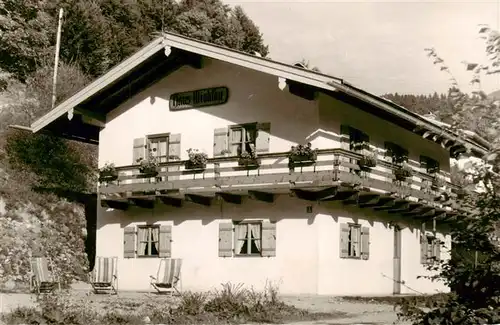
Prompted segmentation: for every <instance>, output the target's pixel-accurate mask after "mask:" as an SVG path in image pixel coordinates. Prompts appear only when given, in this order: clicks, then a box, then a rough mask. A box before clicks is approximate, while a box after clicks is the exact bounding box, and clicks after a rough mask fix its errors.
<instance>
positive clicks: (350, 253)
mask: <svg viewBox="0 0 500 325" xmlns="http://www.w3.org/2000/svg"><path fill="white" fill-rule="evenodd" d="M369 255H370V228H369V227H362V226H361V225H359V224H357V223H342V224H340V257H341V258H355V259H363V260H367V259H368V258H369Z"/></svg>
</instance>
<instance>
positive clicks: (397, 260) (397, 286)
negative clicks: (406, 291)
mask: <svg viewBox="0 0 500 325" xmlns="http://www.w3.org/2000/svg"><path fill="white" fill-rule="evenodd" d="M401 244H402V241H401V229H400V228H399V227H398V226H397V225H396V226H394V257H393V268H394V275H393V279H394V284H393V290H392V291H393V294H395V295H398V294H400V293H401Z"/></svg>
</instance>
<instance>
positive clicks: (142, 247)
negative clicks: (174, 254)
mask: <svg viewBox="0 0 500 325" xmlns="http://www.w3.org/2000/svg"><path fill="white" fill-rule="evenodd" d="M148 230H149V229H148V228H139V229H138V230H137V239H138V243H137V244H138V245H139V247H138V249H137V251H138V253H139V254H140V255H146V254H147V252H146V248H147V247H148V233H149V231H148Z"/></svg>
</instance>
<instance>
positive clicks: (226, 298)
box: [2, 283, 332, 325]
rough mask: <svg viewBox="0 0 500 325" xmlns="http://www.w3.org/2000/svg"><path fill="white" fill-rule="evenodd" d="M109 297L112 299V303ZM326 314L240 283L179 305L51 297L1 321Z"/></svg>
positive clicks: (265, 319) (179, 320) (197, 320)
mask: <svg viewBox="0 0 500 325" xmlns="http://www.w3.org/2000/svg"><path fill="white" fill-rule="evenodd" d="M113 298H114V299H113ZM324 316H329V317H332V316H331V315H326V314H324V315H318V314H309V313H308V312H306V311H303V310H299V309H297V308H295V307H292V306H289V305H286V304H285V303H283V302H282V301H280V300H279V299H278V290H277V288H276V287H273V286H270V285H268V286H267V288H266V290H265V291H264V292H257V291H254V290H250V289H246V288H244V287H243V286H242V285H241V284H239V285H232V284H230V283H228V284H224V285H223V286H222V289H221V290H217V291H214V292H212V293H194V292H185V293H183V294H182V295H181V297H180V298H179V300H178V301H173V300H162V299H161V298H160V297H158V300H157V299H155V300H152V299H148V300H147V301H142V300H141V301H139V300H138V301H135V300H130V299H123V298H121V299H116V297H110V298H109V299H108V300H100V302H99V305H94V304H92V302H91V301H90V299H89V298H88V297H86V298H85V299H83V300H82V299H76V298H75V297H72V296H71V295H70V293H69V292H68V291H63V292H61V293H54V294H49V295H45V296H41V298H40V299H39V300H38V301H37V305H36V307H35V308H17V309H16V310H13V311H12V312H11V313H9V314H6V315H4V316H3V317H2V319H3V320H4V321H5V322H7V323H8V324H22V323H24V324H26V323H29V324H54V325H62V324H72V325H83V324H85V325H97V324H99V325H100V324H104V325H111V324H113V325H115V324H129V325H138V324H144V323H145V322H146V321H149V322H151V324H221V323H225V324H227V323H280V322H286V321H297V320H303V319H318V318H319V317H324Z"/></svg>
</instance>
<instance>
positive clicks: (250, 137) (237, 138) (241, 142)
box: [229, 123, 257, 156]
mask: <svg viewBox="0 0 500 325" xmlns="http://www.w3.org/2000/svg"><path fill="white" fill-rule="evenodd" d="M256 138H257V124H256V123H252V124H242V125H235V126H231V128H230V130H229V151H230V152H231V155H232V156H239V155H241V153H242V152H251V151H252V150H255V141H256Z"/></svg>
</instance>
